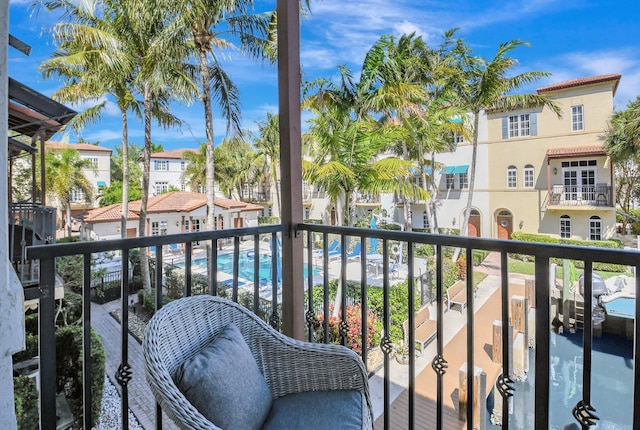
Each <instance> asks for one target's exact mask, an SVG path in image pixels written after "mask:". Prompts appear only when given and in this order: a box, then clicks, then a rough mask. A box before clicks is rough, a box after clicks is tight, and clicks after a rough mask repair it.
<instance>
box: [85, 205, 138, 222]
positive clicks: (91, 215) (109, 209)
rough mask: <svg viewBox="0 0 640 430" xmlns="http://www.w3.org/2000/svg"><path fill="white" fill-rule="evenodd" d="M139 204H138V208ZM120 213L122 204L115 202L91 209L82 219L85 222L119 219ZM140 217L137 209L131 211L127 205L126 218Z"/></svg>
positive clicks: (134, 218) (135, 218)
mask: <svg viewBox="0 0 640 430" xmlns="http://www.w3.org/2000/svg"><path fill="white" fill-rule="evenodd" d="M139 208H140V205H138V209H139ZM121 213H122V204H120V203H115V204H112V205H109V206H105V207H103V208H96V209H91V210H90V211H89V212H88V214H87V216H85V217H84V221H85V222H87V223H92V224H97V223H101V222H113V221H118V220H120V214H121ZM137 219H140V217H139V216H138V213H137V211H133V210H132V209H131V205H129V215H128V216H127V220H137Z"/></svg>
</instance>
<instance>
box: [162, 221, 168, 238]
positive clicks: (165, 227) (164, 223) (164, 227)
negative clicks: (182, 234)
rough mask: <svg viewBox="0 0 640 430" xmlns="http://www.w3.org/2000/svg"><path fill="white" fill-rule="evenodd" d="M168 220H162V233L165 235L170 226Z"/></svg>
mask: <svg viewBox="0 0 640 430" xmlns="http://www.w3.org/2000/svg"><path fill="white" fill-rule="evenodd" d="M168 225H169V224H168V222H167V221H160V235H162V236H164V235H166V234H167V226H168Z"/></svg>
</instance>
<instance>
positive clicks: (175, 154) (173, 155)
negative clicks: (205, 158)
mask: <svg viewBox="0 0 640 430" xmlns="http://www.w3.org/2000/svg"><path fill="white" fill-rule="evenodd" d="M185 152H198V150H197V149H190V148H182V149H174V150H172V151H164V152H153V153H152V154H151V158H170V159H176V160H181V159H182V155H184V153H185Z"/></svg>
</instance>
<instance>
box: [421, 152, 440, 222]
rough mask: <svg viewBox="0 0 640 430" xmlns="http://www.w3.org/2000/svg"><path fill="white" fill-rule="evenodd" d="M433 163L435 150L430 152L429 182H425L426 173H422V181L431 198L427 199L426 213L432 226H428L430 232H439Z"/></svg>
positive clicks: (434, 163)
mask: <svg viewBox="0 0 640 430" xmlns="http://www.w3.org/2000/svg"><path fill="white" fill-rule="evenodd" d="M435 165H436V155H435V152H431V175H430V176H429V183H428V184H427V182H426V180H427V179H426V178H427V175H426V174H424V173H423V175H424V181H425V182H424V186H425V188H426V189H427V191H430V194H431V198H430V199H429V202H428V203H427V214H428V215H429V219H432V220H433V226H429V227H430V230H431V233H434V234H438V233H439V229H438V209H437V208H436V197H437V196H438V189H437V187H436V183H435V181H434V180H433V174H434V172H435ZM427 187H428V188H427ZM429 189H430V190H429Z"/></svg>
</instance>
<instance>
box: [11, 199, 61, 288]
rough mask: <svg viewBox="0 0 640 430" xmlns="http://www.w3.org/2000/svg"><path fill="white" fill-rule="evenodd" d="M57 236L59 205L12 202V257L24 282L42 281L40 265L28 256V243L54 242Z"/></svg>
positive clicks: (30, 244)
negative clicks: (39, 273) (39, 270)
mask: <svg viewBox="0 0 640 430" xmlns="http://www.w3.org/2000/svg"><path fill="white" fill-rule="evenodd" d="M55 238H56V208H52V207H46V206H42V205H39V204H34V203H10V204H9V259H10V260H11V263H12V264H13V267H14V269H15V270H16V273H17V274H18V278H19V279H20V282H21V283H22V284H23V285H30V284H34V283H37V282H38V264H37V261H31V260H29V259H28V258H27V254H26V248H27V246H32V245H42V244H49V243H54V242H55Z"/></svg>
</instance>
